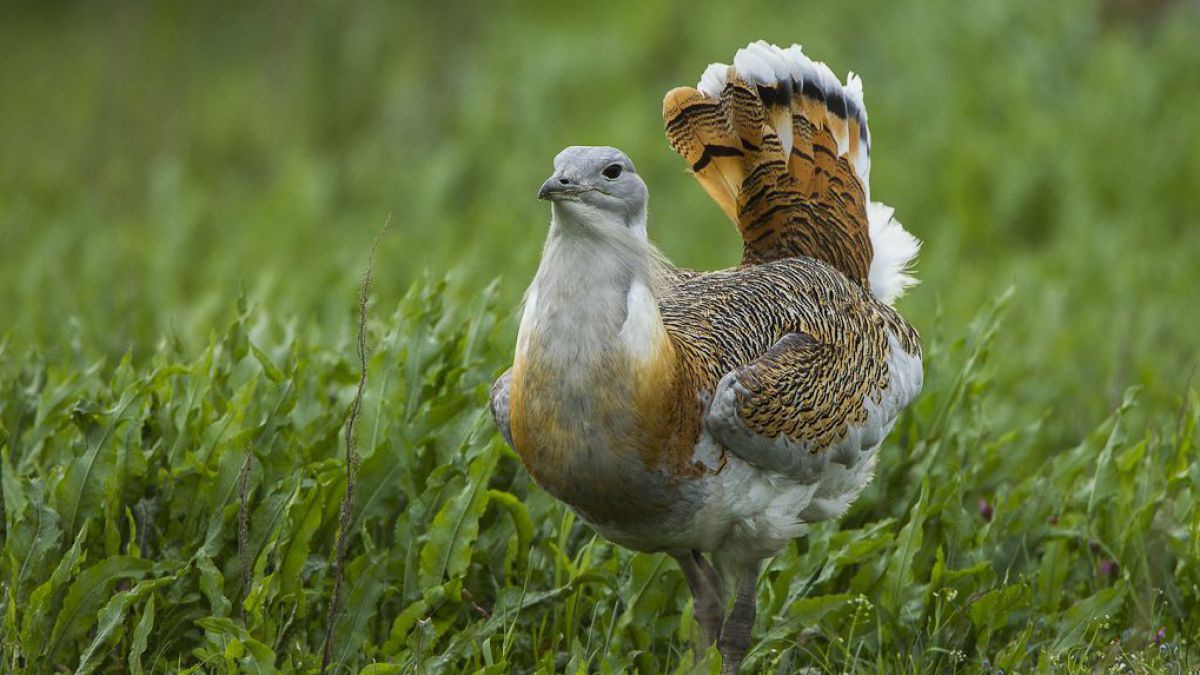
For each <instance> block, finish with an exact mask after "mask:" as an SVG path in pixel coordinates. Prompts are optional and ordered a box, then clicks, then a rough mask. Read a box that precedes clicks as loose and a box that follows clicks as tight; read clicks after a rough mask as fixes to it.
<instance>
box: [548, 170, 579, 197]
mask: <svg viewBox="0 0 1200 675" xmlns="http://www.w3.org/2000/svg"><path fill="white" fill-rule="evenodd" d="M580 192H583V187H582V186H580V185H579V184H578V183H576V182H575V181H573V180H571V179H570V178H567V177H566V176H564V175H562V174H560V173H556V174H554V175H553V176H550V177H549V178H547V179H546V182H545V183H542V189H540V190H538V199H548V200H550V201H552V202H553V201H558V200H559V199H562V198H563V197H566V196H567V195H577V194H579V193H580Z"/></svg>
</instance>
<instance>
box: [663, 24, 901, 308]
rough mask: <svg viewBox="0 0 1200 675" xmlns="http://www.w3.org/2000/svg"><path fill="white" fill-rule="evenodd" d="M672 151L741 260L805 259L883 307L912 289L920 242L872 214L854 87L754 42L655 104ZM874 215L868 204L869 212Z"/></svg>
mask: <svg viewBox="0 0 1200 675" xmlns="http://www.w3.org/2000/svg"><path fill="white" fill-rule="evenodd" d="M663 119H664V121H665V122H666V129H667V139H668V141H670V143H671V147H672V148H674V149H675V151H676V152H678V153H679V154H680V155H681V156H682V157H683V158H684V159H685V160H687V162H688V165H689V167H690V168H691V171H692V173H693V174H694V175H695V176H696V180H698V181H699V182H700V184H701V185H702V186H703V187H704V189H705V190H706V191H707V192H708V194H709V195H710V196H711V197H712V198H713V199H714V200H715V201H716V202H717V204H718V205H719V206H720V207H721V209H722V210H723V211H724V212H725V214H726V215H727V216H729V218H730V220H732V221H733V222H734V224H736V225H737V228H738V231H739V232H741V235H742V240H743V253H742V262H743V263H745V264H756V263H761V262H766V261H770V260H778V259H780V258H789V257H795V256H808V257H810V258H816V259H817V260H821V261H823V262H825V263H827V264H829V265H831V266H833V267H834V268H835V269H837V270H839V271H840V272H841V273H842V274H845V275H846V276H847V277H848V278H850V279H851V280H853V281H855V282H857V283H858V284H859V285H861V286H863V287H865V288H870V289H871V290H872V291H873V292H874V293H875V295H876V296H877V297H879V298H880V299H882V300H883V301H884V302H891V301H892V300H893V299H894V298H895V297H897V296H898V295H899V294H900V293H901V292H903V290H904V289H905V288H906V287H908V286H911V285H912V284H913V283H915V281H914V279H913V278H912V276H911V275H909V274H908V267H909V265H910V263H911V261H912V260H913V258H914V257H915V256H916V253H917V250H918V248H919V246H920V242H918V241H917V240H916V238H915V237H913V236H912V235H910V234H908V233H907V232H906V231H905V230H904V229H903V227H901V226H900V224H899V223H898V222H896V221H895V220H894V219H892V218H891V210H890V209H887V208H886V207H884V206H883V205H878V206H877V207H875V208H869V207H868V205H869V203H870V199H869V198H870V184H869V180H868V179H869V175H870V170H871V157H870V132H869V130H868V127H867V109H866V106H865V104H864V103H863V95H862V82H861V80H859V78H858V77H856V76H854V75H853V74H851V75H850V76H849V77H848V78H847V84H846V85H845V86H843V85H842V84H841V81H840V80H838V78H837V77H836V76H834V74H833V72H832V71H830V69H829V67H828V66H826V65H825V64H824V63H821V62H819V61H812V60H810V59H809V58H808V57H806V56H805V55H804V53H803V52H802V51H801V50H800V47H798V46H792V47H791V48H789V49H780V48H778V47H775V46H774V45H768V44H766V43H765V42H756V43H753V44H751V45H748V46H747V47H746V48H745V49H741V50H739V51H738V52H737V54H736V55H735V57H734V59H733V65H732V66H729V65H725V64H712V65H711V66H709V67H708V69H707V70H706V71H705V72H704V75H703V77H701V79H700V82H699V84H698V85H697V87H696V88H695V89H693V88H691V87H679V88H677V89H672V90H671V91H669V92H668V93H667V95H666V98H665V100H664V101H663ZM872 206H874V205H872Z"/></svg>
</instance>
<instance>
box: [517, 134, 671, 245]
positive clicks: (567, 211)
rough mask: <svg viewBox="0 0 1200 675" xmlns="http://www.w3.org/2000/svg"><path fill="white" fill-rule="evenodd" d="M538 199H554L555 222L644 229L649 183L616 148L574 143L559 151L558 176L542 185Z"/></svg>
mask: <svg viewBox="0 0 1200 675" xmlns="http://www.w3.org/2000/svg"><path fill="white" fill-rule="evenodd" d="M538 199H546V200H549V201H550V202H552V203H553V205H554V216H555V220H571V221H577V222H579V223H581V224H585V225H588V224H590V225H595V226H596V227H612V226H620V227H625V228H629V229H635V230H640V231H641V233H642V234H643V235H644V233H645V228H646V203H647V200H648V199H649V193H648V192H647V190H646V184H645V183H643V182H642V179H641V177H640V176H638V175H637V171H636V170H635V169H634V168H633V162H632V161H630V159H629V157H627V156H626V155H625V153H623V152H621V151H620V150H617V149H616V148H609V147H603V146H579V145H576V146H571V147H569V148H567V149H566V150H563V151H562V152H560V153H558V156H557V157H555V158H554V175H552V176H550V178H549V179H547V180H546V182H545V183H542V189H541V190H539V191H538Z"/></svg>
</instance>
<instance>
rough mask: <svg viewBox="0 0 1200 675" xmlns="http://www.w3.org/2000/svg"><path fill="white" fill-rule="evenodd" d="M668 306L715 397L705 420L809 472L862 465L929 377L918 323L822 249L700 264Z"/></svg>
mask: <svg viewBox="0 0 1200 675" xmlns="http://www.w3.org/2000/svg"><path fill="white" fill-rule="evenodd" d="M661 307H662V311H663V315H664V321H665V322H666V324H667V327H668V332H669V334H670V335H671V336H672V338H673V339H674V342H675V345H676V349H678V350H680V351H681V352H682V354H683V358H684V361H685V363H687V364H688V367H689V369H690V375H691V381H692V382H693V383H695V388H696V390H697V395H699V396H700V397H701V398H708V399H709V401H710V403H709V406H708V410H707V412H706V413H704V427H705V428H706V429H707V430H708V432H709V433H710V434H711V435H712V437H713V439H714V440H716V441H717V442H718V443H719V444H720V445H722V446H724V447H725V448H727V449H728V450H729V451H730V452H733V453H734V454H736V455H738V456H740V457H741V458H743V459H745V460H746V461H748V462H750V463H751V464H754V465H756V466H760V467H762V468H765V469H770V470H773V471H778V472H780V473H783V474H785V475H789V476H795V477H798V478H802V479H806V478H811V477H814V476H815V475H818V474H819V472H820V471H822V470H823V469H824V467H825V466H826V465H827V464H828V463H830V462H833V463H838V464H842V465H845V466H852V465H854V464H856V463H857V462H858V460H859V459H860V456H861V453H862V451H864V450H869V449H871V448H873V447H875V446H876V445H878V444H879V443H880V441H882V440H883V438H884V436H885V435H886V434H887V432H888V431H889V430H890V429H891V426H892V424H893V423H894V422H895V420H896V417H897V416H898V415H899V413H900V411H901V410H902V409H903V408H904V407H905V406H906V405H907V404H908V403H909V401H911V400H912V399H913V398H914V397H915V396H916V395H917V393H918V392H919V391H920V388H921V382H922V367H921V347H920V342H919V338H918V336H917V334H916V331H915V330H913V328H912V326H910V325H909V324H908V323H907V322H906V321H905V320H904V319H903V318H902V317H900V315H899V314H897V313H896V312H895V311H894V310H893V309H892V308H891V307H888V306H886V305H884V304H882V303H879V302H877V301H875V300H873V299H872V298H870V297H869V296H868V295H867V293H866V292H865V291H864V290H863V289H862V288H860V287H858V286H856V285H854V284H853V283H852V282H850V281H848V280H847V279H846V278H845V277H844V276H843V275H841V274H839V273H837V272H836V271H834V270H832V269H830V268H828V267H827V266H825V265H823V264H821V263H819V262H816V261H813V260H809V259H795V260H783V261H778V262H775V263H770V264H765V265H758V266H754V267H745V268H740V269H738V270H731V271H726V272H720V273H712V274H707V275H701V276H699V277H696V278H694V279H692V280H688V281H686V282H683V283H681V284H680V285H678V286H677V287H676V289H675V290H674V292H673V295H672V297H671V298H670V299H669V300H668V301H667V302H665V303H663V304H662V305H661Z"/></svg>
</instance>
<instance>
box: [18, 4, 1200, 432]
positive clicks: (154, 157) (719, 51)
mask: <svg viewBox="0 0 1200 675" xmlns="http://www.w3.org/2000/svg"><path fill="white" fill-rule="evenodd" d="M758 38H764V39H767V40H769V41H774V42H778V43H781V44H790V43H792V42H799V43H802V44H803V45H804V46H805V49H806V51H807V52H808V53H809V54H810V55H812V56H813V57H814V58H818V59H822V60H825V61H826V62H828V63H829V64H830V65H831V66H832V67H833V69H834V70H835V72H837V73H839V74H844V73H845V72H846V71H847V70H850V69H853V70H854V71H855V72H858V73H860V74H861V75H862V77H863V80H864V82H865V84H866V97H867V103H868V108H869V111H870V120H871V126H872V131H873V137H874V139H875V141H876V142H875V144H874V147H873V150H874V151H875V156H874V157H873V171H872V176H871V177H872V194H873V195H874V196H875V198H877V199H881V200H883V201H886V202H888V203H890V204H892V205H894V206H895V207H896V208H897V216H898V217H899V218H900V219H901V220H902V221H903V222H904V223H905V224H906V225H907V226H908V228H909V229H910V230H911V231H913V232H914V233H916V234H917V235H918V236H919V237H921V238H922V239H923V240H924V241H925V248H924V250H923V252H922V255H921V259H920V265H919V274H920V278H921V279H922V282H923V283H922V285H921V286H920V287H918V288H917V289H916V290H915V292H913V293H912V294H911V295H910V296H909V297H908V298H907V299H906V300H904V301H903V303H902V309H903V311H904V312H905V313H906V314H907V315H909V316H910V317H912V318H913V320H914V323H916V324H917V326H918V327H919V328H920V329H921V330H922V332H924V333H925V334H926V335H929V336H933V335H935V334H940V335H946V336H949V337H950V338H951V339H953V338H954V337H956V336H958V335H960V334H962V332H963V328H964V326H965V325H966V323H967V322H968V321H969V319H970V318H971V317H973V316H974V315H975V313H976V312H977V311H978V309H979V308H980V307H981V306H982V305H984V304H986V303H987V302H989V301H990V300H991V299H992V298H994V297H995V296H997V295H998V294H1000V293H1001V292H1002V291H1003V290H1004V289H1006V288H1007V287H1009V286H1012V287H1014V288H1015V292H1016V293H1015V297H1014V300H1013V303H1012V308H1011V310H1010V312H1009V316H1008V318H1007V320H1006V321H1005V323H1004V324H1003V326H1002V334H1001V336H1000V337H999V340H998V342H997V345H996V350H998V351H1001V352H1003V354H1002V361H1001V362H1002V363H1003V364H1004V365H1003V367H1000V368H997V372H996V373H995V380H996V381H995V382H994V383H993V384H994V386H996V387H999V390H998V395H997V396H996V399H998V400H1003V401H1007V403H1005V404H1003V406H1002V407H1001V408H999V409H997V410H995V411H993V412H992V414H994V415H996V416H997V417H999V418H1001V419H1002V420H1006V421H1007V420H1009V419H1010V418H1011V419H1014V420H1021V419H1029V418H1031V417H1035V416H1041V415H1043V414H1051V415H1053V416H1055V417H1056V418H1058V419H1059V421H1060V424H1059V425H1058V428H1059V429H1060V430H1061V435H1062V436H1063V437H1064V438H1067V437H1072V436H1073V435H1077V434H1079V433H1081V432H1082V430H1083V429H1086V428H1090V427H1091V423H1093V422H1094V421H1095V420H1096V419H1097V418H1098V417H1099V416H1100V415H1102V414H1103V413H1104V411H1106V410H1107V409H1109V408H1111V407H1112V406H1113V405H1114V404H1115V402H1116V401H1117V400H1118V398H1119V394H1120V392H1121V391H1122V390H1123V389H1124V388H1125V387H1126V386H1128V385H1130V384H1137V383H1140V384H1143V385H1145V386H1146V387H1147V389H1148V400H1149V401H1151V402H1157V403H1158V404H1161V405H1163V406H1167V405H1170V404H1172V402H1174V401H1177V400H1178V398H1179V396H1180V395H1181V394H1182V392H1183V391H1184V389H1185V388H1186V382H1187V381H1188V380H1189V378H1190V377H1191V373H1192V371H1193V370H1194V367H1195V365H1196V355H1197V336H1198V335H1200V318H1198V315H1200V312H1198V311H1197V310H1198V309H1200V302H1198V301H1200V291H1197V287H1196V281H1195V270H1196V265H1197V260H1198V259H1200V227H1198V225H1200V222H1198V220H1200V216H1198V215H1197V214H1200V122H1198V121H1197V118H1196V111H1197V110H1200V49H1197V47H1196V45H1197V44H1200V11H1198V10H1197V3H1195V2H1186V3H1163V2H1098V1H1094V0H1062V1H1056V2H1051V3H1045V2H1032V1H1029V2H1025V1H1022V2H1001V1H999V0H985V1H983V2H975V3H970V4H969V5H965V4H963V3H955V2H948V1H937V0H906V1H904V2H840V3H803V4H801V3H794V2H765V1H764V2H751V3H745V2H719V3H708V4H706V5H703V6H701V5H698V4H696V3H692V2H671V3H657V2H656V3H646V2H639V1H624V0H610V1H609V2H604V3H537V4H535V3H530V4H522V3H516V2H476V3H459V2H443V3H412V2H409V3H384V2H359V3H341V2H291V1H282V0H281V1H276V2H258V3H242V2H204V3H188V2H139V1H123V2H113V3H98V2H79V3H61V2H48V3H11V2H9V3H4V4H3V5H0V298H3V300H4V304H3V311H2V313H0V316H2V317H3V318H0V334H4V335H7V336H8V339H9V340H10V342H11V343H12V344H13V345H16V346H22V347H29V346H32V347H35V348H36V349H38V350H41V351H45V352H47V353H48V355H50V356H52V357H54V356H56V355H66V354H70V353H71V352H72V351H73V352H75V353H76V354H82V355H86V356H87V357H88V358H94V357H95V356H97V355H120V354H122V353H124V352H126V351H132V353H133V356H134V358H135V360H137V359H139V358H144V357H145V355H147V354H149V353H150V351H151V350H152V348H153V347H154V345H155V344H156V343H157V342H158V341H159V340H160V339H161V337H162V336H164V335H172V336H174V337H175V338H177V339H179V340H181V341H182V342H183V344H185V345H190V346H192V347H193V348H195V347H198V346H201V345H203V344H204V343H205V342H206V341H207V339H208V336H209V333H210V331H211V330H212V327H214V326H223V325H225V323H226V321H227V320H228V319H229V317H231V316H233V314H234V312H235V310H234V305H235V299H236V297H237V296H238V295H239V293H241V292H242V290H243V289H244V290H245V292H246V294H247V296H248V298H249V299H250V301H251V303H252V304H254V305H256V306H258V307H259V308H260V309H261V310H265V311H266V312H267V313H269V314H270V315H271V316H274V317H276V318H277V319H279V320H280V321H285V322H286V321H298V322H300V323H302V324H306V325H310V326H312V327H315V328H316V330H317V331H318V332H319V333H320V334H323V335H328V336H329V340H330V344H334V343H335V342H334V341H335V340H336V339H339V338H341V337H344V336H345V335H346V334H347V333H348V331H349V330H351V328H352V326H353V323H354V319H353V312H354V296H355V286H356V284H357V282H358V278H359V274H360V270H361V269H362V267H363V265H364V262H365V259H366V257H367V251H368V248H369V245H370V242H371V240H372V238H373V237H374V236H375V233H376V231H377V230H378V229H379V228H380V226H381V225H382V224H383V223H384V222H385V221H386V220H387V219H388V218H389V216H390V218H391V221H390V222H391V226H390V232H389V233H388V235H387V236H386V237H385V238H384V240H383V243H382V244H381V246H380V249H379V256H378V266H377V270H376V276H375V284H376V285H375V296H374V297H375V302H376V303H377V305H381V306H383V307H385V308H387V307H392V306H394V304H395V302H396V301H397V300H398V299H399V297H400V295H401V294H402V291H403V289H405V288H406V287H407V286H408V285H409V284H410V283H411V282H412V281H413V280H414V279H416V278H418V277H420V276H422V275H423V274H426V273H428V274H430V275H432V276H442V275H443V274H446V273H451V274H452V275H453V276H454V277H455V279H456V281H455V283H454V284H452V288H453V289H454V291H453V292H454V293H455V294H457V295H459V296H462V297H467V296H470V295H472V294H473V293H474V292H475V291H476V290H477V289H478V288H479V287H480V286H481V285H483V284H485V283H486V282H488V281H490V280H492V279H494V278H499V279H500V280H501V286H500V288H501V291H500V292H501V295H502V297H503V298H504V299H505V300H504V302H505V303H506V304H507V306H512V307H514V308H515V306H516V304H517V302H518V300H519V297H520V293H521V291H522V290H523V288H524V286H525V284H526V283H527V281H528V279H529V278H530V277H531V275H532V273H533V270H534V269H535V267H536V263H537V257H538V254H539V251H540V246H541V243H542V239H543V236H544V233H545V229H546V222H547V219H548V214H547V209H546V207H545V205H544V204H541V203H539V202H538V201H537V200H536V199H535V198H534V193H535V191H536V189H537V186H538V185H539V183H540V181H541V180H542V179H543V178H544V177H545V176H546V175H547V174H548V172H549V171H550V166H551V160H552V158H553V156H554V155H555V153H557V151H558V150H559V149H560V148H562V147H563V146H566V145H571V144H611V145H615V146H618V147H620V148H622V149H624V150H626V151H627V152H629V154H630V155H631V156H632V157H633V158H634V161H635V162H636V163H637V164H638V166H639V169H640V171H641V172H642V173H643V174H644V175H645V178H646V181H647V183H648V184H649V186H650V190H651V236H652V237H653V238H654V239H655V240H656V241H657V242H658V243H659V245H660V246H661V247H662V248H663V249H664V251H665V252H666V253H667V254H668V255H669V256H670V257H672V259H674V260H675V261H676V262H677V263H679V264H683V265H688V266H694V267H701V268H710V267H720V266H728V265H732V264H735V263H736V261H737V256H738V252H739V246H738V243H737V239H736V237H735V235H734V233H733V231H732V228H731V227H730V225H729V224H728V223H727V222H725V220H724V218H723V217H722V216H721V214H720V212H719V211H718V210H717V209H716V208H715V207H714V206H713V204H711V203H710V202H709V200H708V199H707V197H706V196H705V195H704V193H703V191H702V190H700V189H699V188H698V186H697V185H695V184H694V183H693V181H692V179H691V178H690V177H688V176H687V175H686V173H685V171H684V165H683V162H682V161H681V160H680V159H679V158H678V157H676V156H674V155H673V154H672V152H671V150H670V149H669V148H668V146H667V144H666V142H665V139H664V137H663V133H662V129H661V120H660V117H659V105H660V101H661V96H662V94H663V93H664V92H665V91H666V90H667V89H669V88H670V87H672V86H675V85H678V84H691V83H693V82H694V81H695V80H696V79H697V77H698V75H699V73H700V72H701V70H702V69H703V67H704V65H705V64H707V63H709V62H711V61H717V60H728V59H729V58H730V57H731V56H732V54H733V52H734V51H735V50H736V49H737V48H738V47H739V46H741V45H743V44H745V43H746V42H748V41H751V40H754V39H758ZM509 321H510V325H509V327H508V330H512V325H511V323H512V320H511V317H510V319H509ZM496 365H497V366H499V365H500V364H496Z"/></svg>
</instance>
